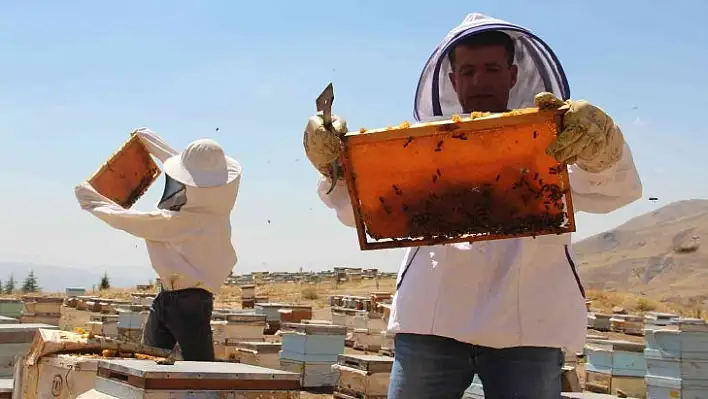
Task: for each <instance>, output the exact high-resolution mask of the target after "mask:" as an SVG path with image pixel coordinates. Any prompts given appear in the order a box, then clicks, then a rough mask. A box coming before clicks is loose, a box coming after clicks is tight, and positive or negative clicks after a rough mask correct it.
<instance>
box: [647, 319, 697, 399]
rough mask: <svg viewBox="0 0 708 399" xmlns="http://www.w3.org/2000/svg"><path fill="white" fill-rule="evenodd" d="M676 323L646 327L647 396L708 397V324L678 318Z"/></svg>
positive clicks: (655, 397) (652, 398)
mask: <svg viewBox="0 0 708 399" xmlns="http://www.w3.org/2000/svg"><path fill="white" fill-rule="evenodd" d="M676 327H677V328H661V329H660V328H649V329H646V330H645V335H646V340H647V348H646V349H645V351H644V355H645V357H646V362H647V376H646V383H647V393H648V398H649V399H659V398H687V399H688V398H691V399H692V398H702V397H708V394H707V393H708V325H706V323H705V321H703V320H694V321H692V322H689V321H687V320H685V319H679V320H677V322H676Z"/></svg>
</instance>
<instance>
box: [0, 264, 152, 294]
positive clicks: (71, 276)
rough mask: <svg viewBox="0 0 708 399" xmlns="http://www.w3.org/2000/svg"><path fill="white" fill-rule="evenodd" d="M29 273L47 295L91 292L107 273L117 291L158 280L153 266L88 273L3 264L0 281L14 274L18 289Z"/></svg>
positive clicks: (93, 269)
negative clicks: (81, 289)
mask: <svg viewBox="0 0 708 399" xmlns="http://www.w3.org/2000/svg"><path fill="white" fill-rule="evenodd" d="M30 271H34V275H35V276H36V277H37V282H38V283H39V286H40V287H41V288H42V290H43V291H45V292H54V291H64V290H65V289H66V288H67V287H84V288H86V289H91V288H92V287H93V286H94V285H98V283H99V282H100V281H101V277H103V274H104V273H106V272H107V273H108V278H109V280H110V282H111V286H112V287H116V288H118V287H126V288H127V287H133V286H135V285H136V284H147V283H148V281H149V280H150V279H154V278H155V272H154V271H153V270H152V268H151V267H150V266H144V267H137V266H126V267H111V268H102V267H94V268H91V269H89V270H86V269H78V268H74V267H70V266H50V265H35V264H29V263H17V262H0V281H1V282H2V283H3V284H4V283H5V281H7V280H8V279H9V277H10V274H12V275H13V277H14V278H15V281H16V283H17V286H18V287H19V286H20V285H21V284H22V281H24V279H25V277H27V275H28V274H29V272H30Z"/></svg>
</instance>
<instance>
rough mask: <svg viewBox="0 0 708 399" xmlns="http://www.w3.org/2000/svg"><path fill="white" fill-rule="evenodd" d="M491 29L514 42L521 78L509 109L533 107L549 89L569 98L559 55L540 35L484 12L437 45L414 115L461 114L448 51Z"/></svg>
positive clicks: (422, 78)
mask: <svg viewBox="0 0 708 399" xmlns="http://www.w3.org/2000/svg"><path fill="white" fill-rule="evenodd" d="M488 31H501V32H504V33H506V34H507V35H509V36H510V37H511V39H512V40H513V41H514V48H515V50H516V51H515V64H516V65H517V66H518V69H519V72H518V81H517V83H516V85H515V86H514V87H513V88H512V90H511V92H510V93H509V103H508V108H509V109H517V108H526V107H533V106H534V102H533V98H534V96H535V95H536V94H538V93H540V92H543V91H548V92H551V93H553V94H555V95H556V97H558V98H561V99H564V100H565V99H568V98H570V88H569V87H568V81H567V79H566V77H565V73H564V72H563V68H562V67H561V64H560V62H559V61H558V58H557V57H556V55H555V54H554V53H553V51H552V50H551V48H550V47H549V46H548V45H547V44H546V43H544V42H543V40H541V39H540V38H538V36H536V35H534V34H533V33H531V31H529V30H528V29H526V28H523V27H521V26H518V25H514V24H512V23H509V22H506V21H502V20H500V19H496V18H492V17H488V16H486V15H483V14H478V13H474V14H469V15H467V16H466V17H465V19H464V20H463V21H462V23H461V24H460V25H458V26H457V27H456V28H455V29H453V30H451V31H450V33H448V35H447V36H446V37H445V39H443V41H442V42H440V44H438V46H437V47H436V48H435V51H434V52H433V54H432V55H431V57H430V59H429V60H428V62H427V63H426V64H425V68H423V73H422V74H421V76H420V80H419V82H418V89H417V91H416V96H415V105H414V111H413V112H414V117H415V119H416V120H417V121H426V120H430V119H436V118H439V117H443V116H450V115H452V114H455V113H461V112H462V107H461V106H460V102H459V100H458V99H457V94H456V93H455V90H454V89H453V87H452V84H451V83H450V79H449V78H448V74H449V73H450V71H451V66H450V61H449V59H448V57H447V54H448V52H449V51H450V50H451V49H453V48H454V46H455V45H456V44H457V43H459V42H460V41H462V40H464V39H465V38H467V37H469V36H472V35H475V34H478V33H482V32H488Z"/></svg>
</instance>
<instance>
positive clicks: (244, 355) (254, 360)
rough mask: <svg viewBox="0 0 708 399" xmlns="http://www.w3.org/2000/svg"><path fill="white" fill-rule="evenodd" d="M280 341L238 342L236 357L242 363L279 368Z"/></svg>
mask: <svg viewBox="0 0 708 399" xmlns="http://www.w3.org/2000/svg"><path fill="white" fill-rule="evenodd" d="M281 347H282V344H281V343H280V342H258V341H255V342H254V341H251V342H239V343H238V344H237V350H238V359H239V361H240V362H241V363H243V364H250V365H252V366H260V367H265V368H269V369H278V368H280V349H281Z"/></svg>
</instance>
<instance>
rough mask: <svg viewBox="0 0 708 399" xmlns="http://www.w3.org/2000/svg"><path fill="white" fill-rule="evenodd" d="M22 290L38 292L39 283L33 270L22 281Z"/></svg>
mask: <svg viewBox="0 0 708 399" xmlns="http://www.w3.org/2000/svg"><path fill="white" fill-rule="evenodd" d="M22 292H24V293H28V292H39V284H38V283H37V277H36V276H35V275H34V270H32V271H30V272H29V274H28V275H27V278H25V281H24V282H23V283H22Z"/></svg>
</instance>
